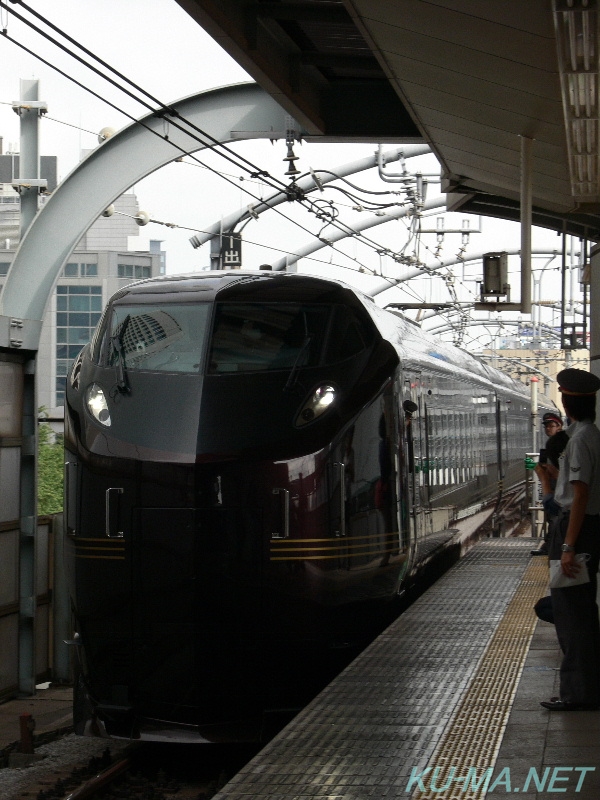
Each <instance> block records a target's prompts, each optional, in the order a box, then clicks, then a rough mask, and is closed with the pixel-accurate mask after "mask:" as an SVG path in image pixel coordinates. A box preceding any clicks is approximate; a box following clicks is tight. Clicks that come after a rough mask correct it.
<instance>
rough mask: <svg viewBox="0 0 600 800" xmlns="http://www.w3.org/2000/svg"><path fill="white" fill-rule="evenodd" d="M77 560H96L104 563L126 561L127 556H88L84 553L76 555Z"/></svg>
mask: <svg viewBox="0 0 600 800" xmlns="http://www.w3.org/2000/svg"><path fill="white" fill-rule="evenodd" d="M75 558H95V559H101V560H103V561H125V556H86V555H83V554H82V553H75Z"/></svg>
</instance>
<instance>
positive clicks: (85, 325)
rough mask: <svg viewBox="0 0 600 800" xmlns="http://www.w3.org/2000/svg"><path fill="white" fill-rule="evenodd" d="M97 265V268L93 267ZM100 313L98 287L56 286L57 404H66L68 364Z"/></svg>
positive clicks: (90, 332)
mask: <svg viewBox="0 0 600 800" xmlns="http://www.w3.org/2000/svg"><path fill="white" fill-rule="evenodd" d="M93 266H96V265H93ZM101 312H102V287H101V286H57V287H56V387H55V390H56V405H57V406H61V405H63V404H64V401H65V377H64V376H66V374H67V371H68V368H69V364H70V362H71V361H72V360H73V359H74V358H76V357H77V355H78V353H79V351H80V350H81V348H82V347H83V346H84V345H86V344H87V343H88V342H89V341H90V339H91V338H92V333H93V332H94V328H95V327H96V325H97V324H98V320H99V319H100V315H101Z"/></svg>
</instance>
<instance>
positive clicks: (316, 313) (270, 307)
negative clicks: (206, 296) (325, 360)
mask: <svg viewBox="0 0 600 800" xmlns="http://www.w3.org/2000/svg"><path fill="white" fill-rule="evenodd" d="M331 312H332V307H331V306H329V305H304V304H300V303H217V306H216V313H215V324H214V328H213V335H212V341H211V347H210V355H209V358H208V370H207V371H208V373H209V374H212V375H215V374H220V373H225V372H257V371H263V372H264V371H267V370H278V369H294V368H298V367H307V366H309V367H312V366H316V365H318V364H320V363H321V359H322V355H323V347H324V342H325V337H326V333H327V328H328V323H329V318H330V316H331Z"/></svg>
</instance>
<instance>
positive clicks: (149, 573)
mask: <svg viewBox="0 0 600 800" xmlns="http://www.w3.org/2000/svg"><path fill="white" fill-rule="evenodd" d="M530 424H531V422H530V403H529V397H528V393H527V390H526V389H525V387H524V386H522V385H520V384H515V383H514V382H513V381H512V380H511V379H510V378H508V377H506V376H505V375H503V374H502V373H499V372H495V371H493V370H491V369H489V368H487V367H486V366H484V365H483V364H482V363H480V362H479V361H478V360H476V359H475V358H473V357H471V356H470V355H469V354H467V353H465V352H463V351H460V350H457V349H455V348H453V347H451V346H449V345H447V344H444V343H441V342H438V341H437V340H434V339H433V338H432V337H430V336H428V335H426V334H424V333H423V332H422V331H421V330H420V329H419V328H418V327H417V326H415V325H414V324H413V323H412V322H410V321H408V320H406V319H404V318H403V317H402V316H401V315H399V314H397V313H390V312H387V311H384V310H381V309H380V308H378V307H377V306H376V305H375V303H374V302H373V301H372V300H371V299H370V298H368V297H365V296H364V295H362V294H361V293H360V292H357V291H355V290H354V289H352V288H350V287H348V286H345V285H343V284H340V283H339V282H336V281H333V280H323V279H318V278H312V277H307V276H302V275H297V274H277V273H252V274H245V273H240V272H229V273H226V272H217V273H203V274H201V275H199V276H182V277H166V278H158V279H152V280H147V281H143V282H140V283H136V284H133V285H131V286H128V287H127V288H124V289H122V290H121V291H119V292H118V293H117V294H116V295H115V296H114V297H113V298H112V299H111V301H110V302H109V304H108V307H107V308H106V310H105V312H104V314H103V317H102V319H101V321H100V323H99V326H98V329H97V331H96V333H95V335H94V338H93V341H92V342H91V344H89V345H88V346H87V347H86V348H85V349H84V350H83V351H82V353H81V354H80V356H79V357H78V359H77V360H76V362H75V364H74V365H73V368H72V370H71V372H70V376H69V379H68V381H67V399H66V408H65V447H66V459H65V460H66V464H67V466H66V499H65V518H66V536H65V547H66V554H67V563H68V568H69V575H70V584H71V593H72V603H73V611H74V616H75V620H76V629H77V642H78V647H77V648H76V649H77V653H78V662H79V664H80V670H79V675H78V679H77V685H76V688H75V726H76V730H77V731H78V732H79V733H88V734H97V735H107V734H108V735H111V736H120V737H131V738H142V739H158V740H161V739H170V740H179V741H189V740H195V741H203V740H204V741H219V740H226V739H245V738H254V737H255V736H256V735H257V731H259V730H260V725H261V720H262V718H263V716H264V714H265V713H268V712H269V711H270V710H273V709H279V708H285V707H289V706H290V705H293V704H294V702H295V698H296V697H297V695H298V692H297V690H298V689H301V686H302V682H303V676H304V673H305V670H307V671H308V670H309V668H315V667H316V668H317V669H318V666H319V664H320V663H323V664H324V663H325V661H326V659H327V656H328V654H329V653H330V652H331V651H332V650H334V651H335V650H337V649H343V648H345V647H349V646H354V645H355V644H356V642H358V641H359V640H361V638H364V637H365V635H368V633H369V627H370V621H371V620H373V621H374V620H375V619H376V618H378V617H380V610H381V608H382V607H384V606H385V605H386V604H389V603H390V602H391V601H393V600H394V598H396V597H397V596H398V594H399V593H401V592H402V591H403V590H404V588H405V587H406V586H407V585H408V583H409V582H410V580H411V579H412V577H413V576H414V575H415V571H416V569H417V567H418V565H419V563H422V561H423V560H424V559H425V558H427V557H429V555H430V553H431V552H432V550H433V549H435V548H436V547H437V548H439V547H440V546H442V545H448V544H451V543H456V542H457V541H459V540H460V538H461V537H464V536H467V535H472V533H473V530H474V527H473V524H472V522H471V523H470V527H469V533H468V534H467V533H466V532H465V529H464V527H463V525H462V523H461V519H462V518H463V517H466V516H467V515H468V514H470V515H473V514H477V513H479V517H480V518H481V520H484V519H485V520H488V521H489V517H490V514H491V512H492V510H494V509H496V511H497V510H498V508H499V503H498V501H499V499H500V494H499V492H502V490H503V488H504V489H505V488H506V487H510V486H511V485H514V484H516V483H518V482H519V481H522V479H523V467H522V464H523V455H524V450H525V449H526V446H527V444H526V443H527V441H528V439H529V436H530V434H529V429H530V428H529V426H530ZM499 487H500V488H499ZM470 519H471V520H472V519H473V517H472V516H471V517H470ZM475 527H476V526H475ZM300 693H301V692H300Z"/></svg>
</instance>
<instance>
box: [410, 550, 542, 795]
mask: <svg viewBox="0 0 600 800" xmlns="http://www.w3.org/2000/svg"><path fill="white" fill-rule="evenodd" d="M547 584H548V566H547V562H546V559H532V561H531V562H530V564H529V566H528V568H527V570H526V572H525V574H524V575H523V578H522V580H521V583H520V584H519V586H518V588H517V590H516V592H515V594H514V596H513V599H512V600H511V602H510V603H509V605H508V607H507V609H506V613H505V614H504V616H503V618H502V620H501V622H500V624H499V625H498V628H497V629H496V632H495V633H494V635H493V636H492V638H491V640H490V643H489V645H488V647H487V648H486V650H485V652H484V654H483V656H482V658H481V661H480V663H479V665H478V667H477V669H476V671H475V674H474V675H473V679H472V681H471V685H470V686H469V688H468V690H467V692H466V694H465V695H464V697H463V700H462V701H461V703H460V705H459V706H458V709H457V711H456V713H455V715H454V717H453V720H452V722H451V724H450V726H449V727H448V728H447V729H446V731H445V732H444V735H443V736H442V739H441V741H440V744H439V745H438V747H437V748H436V751H435V752H434V754H433V756H432V757H431V759H430V761H429V764H431V765H433V770H432V772H430V773H429V774H428V778H429V781H428V782H429V787H427V786H425V791H423V790H422V789H420V788H419V789H417V791H416V792H415V793H414V794H413V795H412V800H434V798H439V797H440V796H443V798H444V800H480V798H483V797H485V794H486V788H485V783H484V782H482V783H481V784H480V785H479V786H477V781H479V780H480V779H481V776H482V775H483V774H484V773H485V771H486V770H490V768H493V767H494V764H495V762H496V757H497V755H498V750H499V749H500V744H501V742H502V735H503V733H504V729H505V727H506V723H507V720H508V716H509V714H510V709H511V705H512V701H513V698H514V695H515V692H516V689H517V685H518V682H519V678H520V676H521V672H522V671H523V664H524V662H525V658H526V656H527V652H528V650H529V644H530V642H531V637H532V636H533V632H534V630H535V625H536V621H537V620H536V617H535V616H534V615H533V614H532V613H531V609H532V606H533V605H534V604H535V602H536V601H537V600H538V599H539V598H540V597H541V595H542V594H543V593H544V591H545V589H546V586H547ZM468 774H471V775H475V777H476V780H475V781H474V782H469V784H468V785H465V783H466V781H464V780H461V779H464V778H466V776H467V775H468ZM432 778H433V780H432ZM446 784H448V785H447V786H446ZM432 787H433V788H432ZM442 789H444V793H443V795H440V792H441V790H442Z"/></svg>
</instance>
